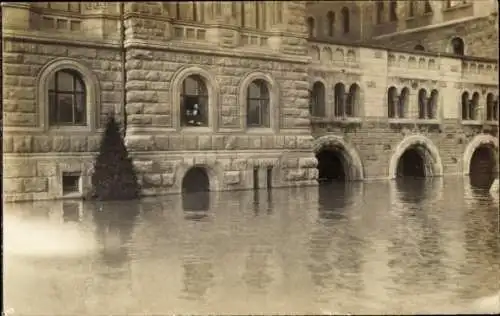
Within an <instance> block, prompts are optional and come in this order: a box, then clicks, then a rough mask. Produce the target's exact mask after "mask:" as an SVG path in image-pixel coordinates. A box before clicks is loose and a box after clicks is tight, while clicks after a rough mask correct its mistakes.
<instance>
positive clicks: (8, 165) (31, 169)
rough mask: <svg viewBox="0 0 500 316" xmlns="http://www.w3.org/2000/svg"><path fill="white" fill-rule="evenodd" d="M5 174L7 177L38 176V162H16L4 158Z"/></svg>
mask: <svg viewBox="0 0 500 316" xmlns="http://www.w3.org/2000/svg"><path fill="white" fill-rule="evenodd" d="M3 176H4V177H5V178H22V177H36V164H34V163H31V162H30V161H26V162H17V161H16V162H14V161H13V160H10V159H9V160H4V162H3Z"/></svg>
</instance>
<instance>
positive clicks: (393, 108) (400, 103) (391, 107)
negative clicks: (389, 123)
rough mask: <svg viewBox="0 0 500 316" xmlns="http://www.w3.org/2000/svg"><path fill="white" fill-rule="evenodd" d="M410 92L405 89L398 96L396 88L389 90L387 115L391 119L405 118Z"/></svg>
mask: <svg viewBox="0 0 500 316" xmlns="http://www.w3.org/2000/svg"><path fill="white" fill-rule="evenodd" d="M408 96H409V90H408V88H406V87H405V88H403V89H402V90H401V94H398V89H397V88H396V87H390V88H389V89H388V90H387V115H388V117H389V118H405V117H406V108H407V103H408Z"/></svg>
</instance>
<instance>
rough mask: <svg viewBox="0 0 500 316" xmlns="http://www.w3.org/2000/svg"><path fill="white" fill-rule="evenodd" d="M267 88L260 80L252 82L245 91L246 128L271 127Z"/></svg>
mask: <svg viewBox="0 0 500 316" xmlns="http://www.w3.org/2000/svg"><path fill="white" fill-rule="evenodd" d="M269 101H270V97H269V88H268V85H267V83H266V82H265V81H264V80H262V79H257V80H254V81H253V82H252V83H250V85H249V86H248V89H247V127H271V122H270V113H269V103H270V102H269Z"/></svg>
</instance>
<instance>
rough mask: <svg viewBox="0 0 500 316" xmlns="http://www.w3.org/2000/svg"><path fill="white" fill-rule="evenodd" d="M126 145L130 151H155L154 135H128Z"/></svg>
mask: <svg viewBox="0 0 500 316" xmlns="http://www.w3.org/2000/svg"><path fill="white" fill-rule="evenodd" d="M125 144H126V146H127V148H128V150H129V151H150V150H154V149H155V141H154V136H152V135H127V137H126V139H125Z"/></svg>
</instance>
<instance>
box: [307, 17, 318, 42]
mask: <svg viewBox="0 0 500 316" xmlns="http://www.w3.org/2000/svg"><path fill="white" fill-rule="evenodd" d="M315 32H316V31H315V23H314V19H313V18H312V17H309V18H307V33H308V35H309V37H314V33H315Z"/></svg>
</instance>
